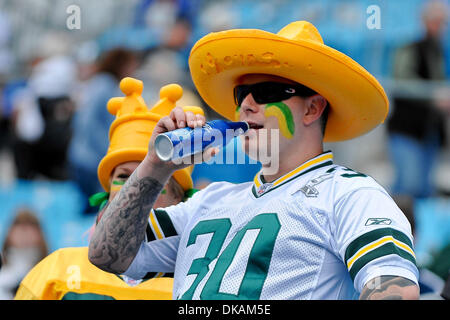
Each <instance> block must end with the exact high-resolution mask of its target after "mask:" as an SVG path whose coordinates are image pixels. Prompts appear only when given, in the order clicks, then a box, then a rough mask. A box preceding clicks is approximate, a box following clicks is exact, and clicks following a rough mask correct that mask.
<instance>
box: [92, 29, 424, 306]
mask: <svg viewBox="0 0 450 320" xmlns="http://www.w3.org/2000/svg"><path fill="white" fill-rule="evenodd" d="M189 65H190V69H191V74H192V78H193V80H194V83H195V85H196V87H197V89H198V92H199V93H200V95H201V96H202V98H203V99H204V100H205V102H206V103H207V104H208V105H210V106H211V107H212V108H213V109H214V110H216V111H217V112H219V113H220V114H222V115H223V116H224V117H226V118H228V119H231V120H235V119H237V117H238V119H239V120H241V121H247V122H248V123H249V124H250V127H251V129H250V130H249V131H248V133H247V134H246V135H245V136H244V137H243V142H244V143H243V145H244V148H245V149H246V151H247V152H249V150H251V149H252V148H256V149H261V148H265V147H268V146H269V145H272V143H273V141H275V142H277V143H278V145H277V146H278V149H279V154H278V161H279V163H278V171H277V172H276V173H275V174H273V173H271V172H270V171H269V170H268V169H269V166H270V164H264V163H263V167H262V169H261V171H260V172H259V173H258V174H257V176H256V177H255V179H254V181H252V182H248V183H243V184H230V183H226V182H217V183H212V184H211V185H209V186H208V187H207V188H205V189H203V190H202V191H200V192H197V193H196V194H195V195H194V196H193V198H191V199H190V200H188V201H187V202H185V203H181V204H178V205H176V206H171V207H168V208H165V209H164V210H163V211H164V212H165V213H166V215H164V219H161V221H158V222H159V223H160V224H164V225H165V227H168V226H169V227H171V228H173V230H175V234H174V235H173V236H172V237H169V238H167V239H164V240H160V241H153V242H145V241H144V235H145V226H146V222H147V221H146V213H147V212H148V211H149V209H151V208H152V206H153V203H154V201H155V198H156V197H157V196H158V194H159V192H160V191H161V189H162V186H163V185H164V184H165V181H166V180H167V179H168V177H170V175H171V174H172V172H173V171H174V170H176V169H180V168H182V167H183V165H175V164H174V163H172V162H162V161H161V160H159V158H158V157H157V156H156V153H155V151H154V148H153V147H152V143H153V141H154V139H155V137H156V135H157V134H159V133H162V132H166V131H170V130H174V129H176V128H179V127H185V126H189V127H195V126H197V125H200V124H203V123H204V122H205V119H204V117H202V116H194V115H193V114H192V113H189V112H184V111H183V110H182V109H181V108H175V109H173V111H172V113H171V114H170V116H168V117H165V118H162V119H161V120H160V121H159V122H158V124H157V126H156V128H155V130H154V131H153V136H152V138H151V140H150V148H149V152H148V153H147V155H146V158H145V159H144V161H143V162H142V163H141V165H140V166H139V167H138V168H137V169H136V171H135V172H134V174H133V175H132V176H131V177H130V178H129V180H128V181H127V183H126V184H125V186H124V187H123V188H122V190H121V191H120V193H119V194H118V196H117V197H116V199H114V201H112V202H111V204H110V206H109V207H108V209H107V210H106V212H105V214H104V216H103V218H102V220H101V221H100V223H99V225H98V226H97V228H96V230H95V234H94V236H93V238H92V241H91V242H90V249H89V257H90V261H91V262H92V263H94V264H96V265H97V266H98V267H100V268H102V269H104V270H106V271H109V272H114V273H125V274H126V275H128V276H130V277H132V278H140V277H142V275H144V274H145V273H147V272H157V271H158V272H175V280H174V291H173V298H174V299H353V298H357V297H358V296H359V297H360V298H361V299H416V298H417V297H418V295H419V290H418V286H417V283H418V281H417V279H418V270H417V267H416V264H415V255H414V251H413V240H412V235H411V228H410V225H409V223H408V222H407V219H406V218H405V216H404V215H403V213H402V212H401V211H400V209H399V208H398V207H397V206H396V205H395V203H394V202H393V200H392V199H391V198H390V196H389V195H388V194H387V192H386V191H385V190H384V189H383V188H382V187H381V186H380V185H378V184H377V183H376V182H375V181H374V179H372V178H371V177H368V176H366V175H365V174H362V173H359V172H354V171H352V170H350V169H348V168H345V167H342V166H339V165H336V164H334V163H333V155H332V153H331V152H323V146H322V145H323V141H340V140H345V139H351V138H354V137H357V136H359V135H362V134H364V133H366V132H368V131H370V130H371V129H373V128H374V127H376V126H377V125H378V124H380V123H381V122H383V120H384V119H385V117H386V115H387V113H388V100H387V97H386V94H385V93H384V90H383V88H382V87H381V86H380V84H379V83H378V82H377V80H376V79H375V78H374V77H373V76H371V75H370V74H369V73H368V72H367V71H366V70H365V69H364V68H362V67H361V66H360V65H358V64H357V63H356V62H355V61H353V60H352V59H350V58H349V57H347V56H345V55H344V54H342V53H340V52H338V51H336V50H334V49H332V48H330V47H328V46H326V45H324V44H323V41H322V38H321V36H320V34H319V32H318V31H317V29H316V28H315V27H314V26H313V25H312V24H310V23H308V22H304V21H298V22H294V23H291V24H289V25H287V26H286V27H284V28H283V29H282V30H281V31H280V32H278V33H277V34H272V33H269V32H264V31H261V30H229V31H224V32H218V33H212V34H209V35H207V36H205V37H203V38H202V39H200V40H199V41H198V42H197V43H196V44H195V46H194V48H193V49H192V51H191V55H190V59H189ZM278 132H279V134H276V133H278ZM261 133H267V134H261ZM216 152H217V149H213V148H212V149H208V150H207V151H205V155H206V156H207V157H208V158H209V157H210V156H211V155H213V154H215V153H216ZM256 154H259V153H256ZM268 172H270V173H268Z"/></svg>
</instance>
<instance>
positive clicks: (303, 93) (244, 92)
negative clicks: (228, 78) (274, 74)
mask: <svg viewBox="0 0 450 320" xmlns="http://www.w3.org/2000/svg"><path fill="white" fill-rule="evenodd" d="M250 93H251V94H252V96H253V99H255V101H256V103H259V104H267V103H271V102H280V101H283V100H286V99H289V98H291V97H293V96H300V97H311V96H313V95H315V94H317V92H315V91H314V90H312V89H310V88H308V87H305V86H303V85H301V84H289V83H282V82H270V81H269V82H259V83H255V84H243V85H239V86H236V87H235V88H234V102H235V103H236V105H237V106H240V105H241V103H242V101H244V99H245V97H247V96H248V95H249V94H250Z"/></svg>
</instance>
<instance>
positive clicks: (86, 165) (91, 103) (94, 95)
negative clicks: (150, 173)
mask: <svg viewBox="0 0 450 320" xmlns="http://www.w3.org/2000/svg"><path fill="white" fill-rule="evenodd" d="M138 65H139V58H138V56H137V54H136V53H134V52H133V51H130V50H127V49H122V48H116V49H113V50H110V51H107V52H105V53H104V54H103V55H102V56H101V57H100V59H99V61H98V67H97V72H96V73H95V74H94V75H93V76H92V78H90V79H89V80H87V82H86V83H85V84H84V85H83V89H82V92H81V93H80V98H79V106H78V108H77V111H76V113H75V116H74V119H73V122H72V126H73V137H72V140H71V143H70V147H69V156H68V157H69V163H70V171H71V172H70V173H71V177H72V179H73V180H74V181H75V182H76V184H77V185H78V187H79V188H80V190H81V192H82V193H83V195H84V197H85V200H86V201H85V208H86V210H90V209H91V208H90V207H89V202H88V198H89V196H91V195H93V194H95V193H98V192H101V191H102V188H101V186H100V184H99V182H98V179H97V165H98V163H99V162H100V160H101V159H102V157H103V156H104V155H105V154H106V151H107V149H108V134H109V127H110V125H111V123H112V122H113V121H114V116H113V115H111V114H110V113H109V112H108V110H107V109H106V105H107V103H108V100H109V99H110V98H112V97H115V96H118V95H119V94H120V92H119V91H118V87H119V81H120V80H121V79H122V78H124V77H127V76H132V75H133V73H134V72H135V70H136V68H137V67H138Z"/></svg>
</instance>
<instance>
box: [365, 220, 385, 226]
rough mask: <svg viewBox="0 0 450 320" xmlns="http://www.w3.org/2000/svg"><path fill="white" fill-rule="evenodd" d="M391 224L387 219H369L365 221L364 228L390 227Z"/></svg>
mask: <svg viewBox="0 0 450 320" xmlns="http://www.w3.org/2000/svg"><path fill="white" fill-rule="evenodd" d="M391 222H392V220H391V219H388V218H369V219H367V221H366V224H365V225H366V226H373V225H390V224H391Z"/></svg>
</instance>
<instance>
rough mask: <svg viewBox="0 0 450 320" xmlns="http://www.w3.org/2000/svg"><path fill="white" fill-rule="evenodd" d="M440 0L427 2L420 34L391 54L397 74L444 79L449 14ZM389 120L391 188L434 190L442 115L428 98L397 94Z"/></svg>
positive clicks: (421, 193) (406, 77) (397, 190)
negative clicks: (422, 34) (418, 38)
mask: <svg viewBox="0 0 450 320" xmlns="http://www.w3.org/2000/svg"><path fill="white" fill-rule="evenodd" d="M447 11H448V8H447V6H446V4H445V3H444V2H441V1H431V2H428V3H427V5H426V6H425V9H424V12H423V23H424V26H425V31H426V32H425V36H424V38H423V39H421V40H419V41H417V42H414V43H412V44H409V45H407V46H405V47H403V48H400V49H399V50H398V52H397V54H396V56H395V61H394V77H395V78H396V79H398V80H423V81H429V80H445V70H446V69H445V58H444V57H445V54H444V49H443V45H442V43H441V37H443V36H444V35H443V34H442V33H443V31H444V28H445V23H446V20H447ZM393 102H394V110H393V114H392V116H391V117H390V119H389V121H388V130H389V148H390V153H391V157H392V160H393V163H394V167H395V171H396V178H395V182H394V185H393V187H392V192H393V193H394V194H402V193H405V194H409V195H412V196H414V197H427V196H430V195H433V194H434V193H435V186H434V184H433V183H432V181H431V179H432V176H431V174H432V169H433V167H434V165H435V164H436V160H437V156H438V154H439V150H440V148H441V147H442V146H443V145H444V144H445V141H444V139H445V132H444V130H445V122H444V120H445V117H444V114H443V112H442V110H441V108H437V107H436V101H434V100H433V99H432V98H423V99H417V98H410V97H405V96H402V97H399V96H398V97H395V96H394V99H393Z"/></svg>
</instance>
